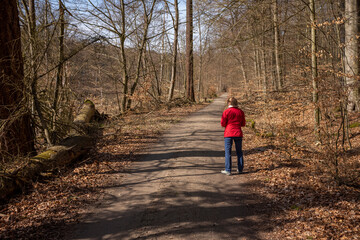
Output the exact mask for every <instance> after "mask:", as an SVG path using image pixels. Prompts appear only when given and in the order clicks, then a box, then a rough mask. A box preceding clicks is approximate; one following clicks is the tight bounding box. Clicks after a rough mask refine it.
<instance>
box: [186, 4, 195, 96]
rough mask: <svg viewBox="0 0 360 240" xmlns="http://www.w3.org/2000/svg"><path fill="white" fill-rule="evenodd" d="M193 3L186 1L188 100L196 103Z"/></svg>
mask: <svg viewBox="0 0 360 240" xmlns="http://www.w3.org/2000/svg"><path fill="white" fill-rule="evenodd" d="M193 54H194V53H193V2H192V0H186V98H187V99H189V100H190V101H192V102H194V101H195V93H194V55H193Z"/></svg>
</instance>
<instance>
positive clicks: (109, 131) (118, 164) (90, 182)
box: [0, 100, 207, 239]
mask: <svg viewBox="0 0 360 240" xmlns="http://www.w3.org/2000/svg"><path fill="white" fill-rule="evenodd" d="M206 105H207V103H203V104H196V105H192V104H188V103H187V102H184V101H180V100H177V101H174V102H173V104H172V106H171V107H172V108H171V109H169V107H166V106H165V107H163V108H161V109H159V110H156V111H150V112H132V113H129V114H127V115H124V116H120V117H113V118H111V119H109V121H108V122H107V123H105V124H104V126H103V132H102V135H101V136H99V139H98V141H97V144H96V147H95V148H94V149H93V150H92V151H91V152H90V154H88V156H87V157H86V158H85V159H83V160H80V161H79V162H77V163H76V164H74V166H69V167H67V168H65V169H57V170H56V171H53V172H49V173H45V174H43V175H42V176H41V177H40V178H39V179H38V181H36V182H35V183H34V184H33V186H32V187H31V189H28V190H27V191H26V192H27V193H26V194H22V195H18V196H17V197H15V198H12V199H11V200H10V201H9V202H8V203H7V204H5V205H2V206H1V207H0V239H61V238H63V237H64V232H65V231H66V227H67V226H68V225H70V224H72V223H76V222H77V221H78V220H79V218H80V216H82V214H83V213H84V212H86V211H87V208H88V207H89V206H92V205H93V204H96V203H97V202H98V201H99V198H101V196H102V195H101V193H102V192H103V191H104V189H106V188H108V187H111V186H112V184H114V179H113V177H112V176H113V175H114V173H117V172H122V171H125V170H126V167H127V166H128V165H129V164H131V162H132V161H134V160H136V158H137V154H138V153H141V151H143V150H145V149H146V148H147V147H149V146H150V144H151V143H154V142H156V141H157V140H158V138H159V136H160V135H161V133H162V132H164V131H165V130H166V129H168V128H169V127H171V126H172V125H173V124H174V123H177V122H179V121H180V120H181V119H182V118H184V117H186V116H187V115H189V114H190V113H192V112H195V111H198V110H199V109H201V108H203V107H204V106H206Z"/></svg>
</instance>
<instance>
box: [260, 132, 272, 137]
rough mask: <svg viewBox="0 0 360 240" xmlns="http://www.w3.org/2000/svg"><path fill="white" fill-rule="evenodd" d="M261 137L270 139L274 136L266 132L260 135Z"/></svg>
mask: <svg viewBox="0 0 360 240" xmlns="http://www.w3.org/2000/svg"><path fill="white" fill-rule="evenodd" d="M261 136H262V137H263V138H272V137H275V134H274V133H273V132H266V133H263V134H261Z"/></svg>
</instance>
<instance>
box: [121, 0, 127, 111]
mask: <svg viewBox="0 0 360 240" xmlns="http://www.w3.org/2000/svg"><path fill="white" fill-rule="evenodd" d="M120 9H121V34H120V58H121V65H122V66H121V70H122V80H123V98H122V102H121V112H122V113H124V112H125V111H126V103H127V99H128V91H129V86H128V85H129V75H128V71H127V61H126V54H125V39H126V29H125V3H124V0H120Z"/></svg>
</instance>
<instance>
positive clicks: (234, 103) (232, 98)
mask: <svg viewBox="0 0 360 240" xmlns="http://www.w3.org/2000/svg"><path fill="white" fill-rule="evenodd" d="M227 103H228V105H229V103H230V105H232V106H234V107H237V106H238V101H237V99H236V98H234V97H230V98H229V99H228V100H227Z"/></svg>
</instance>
